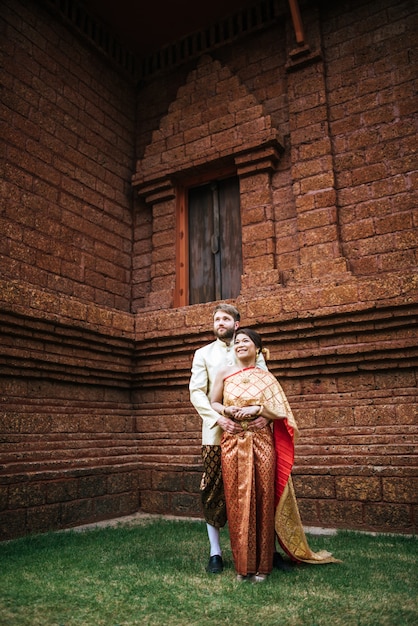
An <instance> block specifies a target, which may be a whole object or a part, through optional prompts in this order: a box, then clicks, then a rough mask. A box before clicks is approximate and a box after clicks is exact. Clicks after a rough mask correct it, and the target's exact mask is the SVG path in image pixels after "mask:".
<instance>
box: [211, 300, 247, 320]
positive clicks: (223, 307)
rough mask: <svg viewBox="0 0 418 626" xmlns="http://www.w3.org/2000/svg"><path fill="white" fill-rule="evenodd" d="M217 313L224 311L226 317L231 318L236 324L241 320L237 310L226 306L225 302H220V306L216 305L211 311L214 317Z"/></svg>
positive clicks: (230, 305)
mask: <svg viewBox="0 0 418 626" xmlns="http://www.w3.org/2000/svg"><path fill="white" fill-rule="evenodd" d="M217 311H225V313H228V315H230V316H231V317H233V318H234V320H235V321H236V322H239V321H240V319H241V315H240V314H239V311H238V309H236V308H235V307H234V306H232V304H226V302H221V303H220V304H217V305H216V307H215V309H214V311H213V315H215V313H216V312H217Z"/></svg>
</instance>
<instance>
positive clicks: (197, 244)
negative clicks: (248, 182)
mask: <svg viewBox="0 0 418 626" xmlns="http://www.w3.org/2000/svg"><path fill="white" fill-rule="evenodd" d="M188 216H189V217H188V220H189V303H190V304H197V303H202V302H212V301H214V300H221V299H227V298H235V297H237V296H238V295H239V292H240V289H241V274H242V240H241V216H240V207H239V181H238V179H237V178H229V179H227V180H222V181H218V182H214V183H210V184H207V185H203V186H201V187H196V188H194V189H190V191H189V195H188Z"/></svg>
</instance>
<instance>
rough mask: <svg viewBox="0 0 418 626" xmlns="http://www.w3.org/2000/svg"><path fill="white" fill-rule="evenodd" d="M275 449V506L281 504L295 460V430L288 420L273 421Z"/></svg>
mask: <svg viewBox="0 0 418 626" xmlns="http://www.w3.org/2000/svg"><path fill="white" fill-rule="evenodd" d="M273 437H274V448H275V450H276V475H275V481H274V506H275V507H276V506H277V505H278V503H279V500H280V497H281V495H282V493H283V491H284V488H285V486H286V483H287V481H288V480H289V476H290V473H291V471H292V467H293V463H294V460H295V443H294V432H293V428H292V427H291V426H289V424H288V422H287V419H278V420H274V421H273Z"/></svg>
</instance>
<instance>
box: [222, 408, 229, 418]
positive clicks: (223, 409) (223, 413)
mask: <svg viewBox="0 0 418 626" xmlns="http://www.w3.org/2000/svg"><path fill="white" fill-rule="evenodd" d="M222 415H223V416H224V417H228V415H227V414H226V413H225V407H222Z"/></svg>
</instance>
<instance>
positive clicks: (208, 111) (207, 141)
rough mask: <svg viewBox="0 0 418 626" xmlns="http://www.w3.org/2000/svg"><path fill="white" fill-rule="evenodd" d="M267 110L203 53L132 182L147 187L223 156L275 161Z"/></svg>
mask: <svg viewBox="0 0 418 626" xmlns="http://www.w3.org/2000/svg"><path fill="white" fill-rule="evenodd" d="M281 145H282V143H281V141H280V140H279V136H278V132H277V129H276V128H274V127H273V125H272V121H271V117H270V115H267V114H266V113H265V112H264V110H263V106H262V105H261V104H260V103H259V102H258V101H257V100H256V98H255V97H254V95H253V94H251V93H250V92H249V91H248V89H247V87H246V86H245V85H244V84H243V83H242V82H241V81H240V79H239V78H238V76H237V75H234V74H233V73H232V72H231V70H230V69H229V68H228V67H227V66H225V65H222V64H221V63H220V62H219V61H218V60H215V59H213V58H212V57H211V56H209V55H205V56H203V57H202V58H201V59H200V61H199V63H198V64H197V66H196V68H195V69H193V70H192V71H191V72H190V73H189V75H188V77H187V79H186V82H185V84H184V85H182V86H181V87H180V88H179V89H178V92H177V96H176V99H175V100H174V101H173V102H172V103H171V104H170V106H169V109H168V113H167V115H165V116H164V117H163V118H162V119H161V122H160V126H159V129H158V130H156V131H154V133H153V135H152V141H151V143H150V144H148V146H147V147H146V149H145V153H144V157H143V158H142V160H140V161H139V162H138V164H137V171H136V174H135V176H134V177H133V184H134V185H135V186H139V187H142V186H144V185H145V186H148V185H149V184H150V183H152V182H155V181H157V180H162V179H167V178H171V177H172V176H173V175H176V174H178V173H181V172H187V171H191V170H194V169H196V168H199V167H201V166H204V165H205V164H208V163H216V162H222V161H223V160H225V159H229V160H230V161H232V162H234V161H235V163H236V164H239V165H240V166H241V167H244V168H245V164H246V163H248V160H249V161H251V162H252V163H253V166H252V169H254V168H256V169H257V166H256V165H254V163H255V162H260V161H265V160H266V158H267V160H268V161H269V167H271V166H272V162H273V161H275V162H277V160H278V154H279V152H280V151H281V149H282V148H281Z"/></svg>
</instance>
